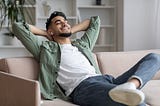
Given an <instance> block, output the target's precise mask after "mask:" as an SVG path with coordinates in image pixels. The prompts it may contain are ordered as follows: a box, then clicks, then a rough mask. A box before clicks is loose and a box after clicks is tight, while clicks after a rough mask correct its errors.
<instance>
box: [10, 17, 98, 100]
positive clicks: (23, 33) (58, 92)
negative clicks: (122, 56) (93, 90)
mask: <svg viewBox="0 0 160 106" xmlns="http://www.w3.org/2000/svg"><path fill="white" fill-rule="evenodd" d="M90 20H91V22H90V25H89V28H88V29H87V31H86V32H85V33H84V35H83V36H82V37H81V39H77V40H74V41H73V42H72V45H74V46H76V47H77V48H78V49H79V50H80V51H81V52H82V53H83V54H84V55H85V56H86V57H87V58H88V60H89V62H90V63H91V65H93V66H94V67H95V69H96V71H97V73H99V74H100V71H99V68H98V66H97V64H96V62H95V60H94V57H93V53H92V49H93V47H94V45H95V43H96V40H97V38H98V34H99V30H100V19H99V17H98V16H95V17H91V19H90ZM13 32H14V34H15V35H16V37H17V38H18V39H19V40H20V41H21V42H22V43H23V45H24V46H25V47H26V48H27V49H28V50H29V51H30V52H31V53H32V55H33V56H34V57H35V59H36V60H37V61H38V62H39V64H40V72H39V83H40V89H41V93H42V95H43V96H44V98H46V99H50V100H52V99H55V98H61V99H64V100H67V99H69V98H68V97H66V95H65V93H64V91H63V90H62V89H61V87H60V86H59V85H58V83H57V82H56V79H57V75H58V74H57V73H58V70H59V68H60V62H61V60H60V59H61V49H60V48H61V46H60V44H58V43H57V42H54V41H40V40H39V38H38V37H37V36H35V35H34V34H33V33H31V31H30V29H29V26H28V24H26V23H14V25H13Z"/></svg>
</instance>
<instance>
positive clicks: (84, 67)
mask: <svg viewBox="0 0 160 106" xmlns="http://www.w3.org/2000/svg"><path fill="white" fill-rule="evenodd" d="M95 75H97V74H96V71H95V68H94V67H93V66H92V65H91V64H90V62H89V61H88V59H87V58H86V57H85V56H84V55H83V54H82V53H81V52H80V51H79V50H78V48H77V47H75V46H72V45H71V44H63V45H61V63H60V70H59V72H58V77H57V82H58V83H59V84H60V86H61V87H62V88H63V89H64V90H65V91H66V92H65V93H66V95H67V96H68V95H70V93H71V92H72V91H73V90H74V88H75V87H77V86H78V84H79V83H80V82H81V81H83V80H84V79H86V78H88V77H91V76H95Z"/></svg>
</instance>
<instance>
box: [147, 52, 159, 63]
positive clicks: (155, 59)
mask: <svg viewBox="0 0 160 106" xmlns="http://www.w3.org/2000/svg"><path fill="white" fill-rule="evenodd" d="M147 56H148V58H150V59H152V60H154V61H156V62H157V63H160V54H157V53H149V54H148V55H147Z"/></svg>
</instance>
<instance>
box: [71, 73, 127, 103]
mask: <svg viewBox="0 0 160 106" xmlns="http://www.w3.org/2000/svg"><path fill="white" fill-rule="evenodd" d="M112 79H113V77H111V76H108V75H105V76H95V77H90V78H87V79H86V80H84V81H82V82H81V83H80V84H79V85H78V87H76V88H75V90H74V91H73V92H72V94H71V95H70V97H71V98H72V100H73V103H75V104H78V105H80V106H126V105H124V104H121V103H117V102H115V101H113V100H112V99H111V98H110V97H109V95H108V92H109V91H110V90H111V89H112V88H114V87H115V86H117V85H115V84H112Z"/></svg>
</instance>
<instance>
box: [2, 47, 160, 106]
mask: <svg viewBox="0 0 160 106" xmlns="http://www.w3.org/2000/svg"><path fill="white" fill-rule="evenodd" d="M150 52H154V53H159V54H160V50H145V51H132V52H99V53H95V54H96V55H95V56H96V59H97V62H98V64H99V67H100V69H101V71H102V73H103V74H111V75H113V76H115V77H116V76H118V75H120V74H122V73H123V72H125V71H127V70H128V69H129V68H130V67H132V66H133V65H134V64H135V63H136V62H137V61H138V60H140V58H142V57H143V56H144V55H146V54H148V53H150ZM0 70H1V71H0V106H75V105H74V104H72V103H69V102H66V101H62V100H60V99H55V100H53V101H49V100H43V99H42V98H40V97H41V96H40V88H39V83H38V81H37V75H38V71H39V65H38V63H37V62H36V61H35V60H34V58H32V57H19V58H5V59H0ZM159 79H160V72H158V73H157V74H156V76H155V77H154V79H153V80H151V81H149V82H148V83H147V84H146V86H145V87H144V88H143V89H142V90H143V92H144V93H145V95H146V102H147V104H149V105H150V106H160V101H159V97H160V80H159Z"/></svg>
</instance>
